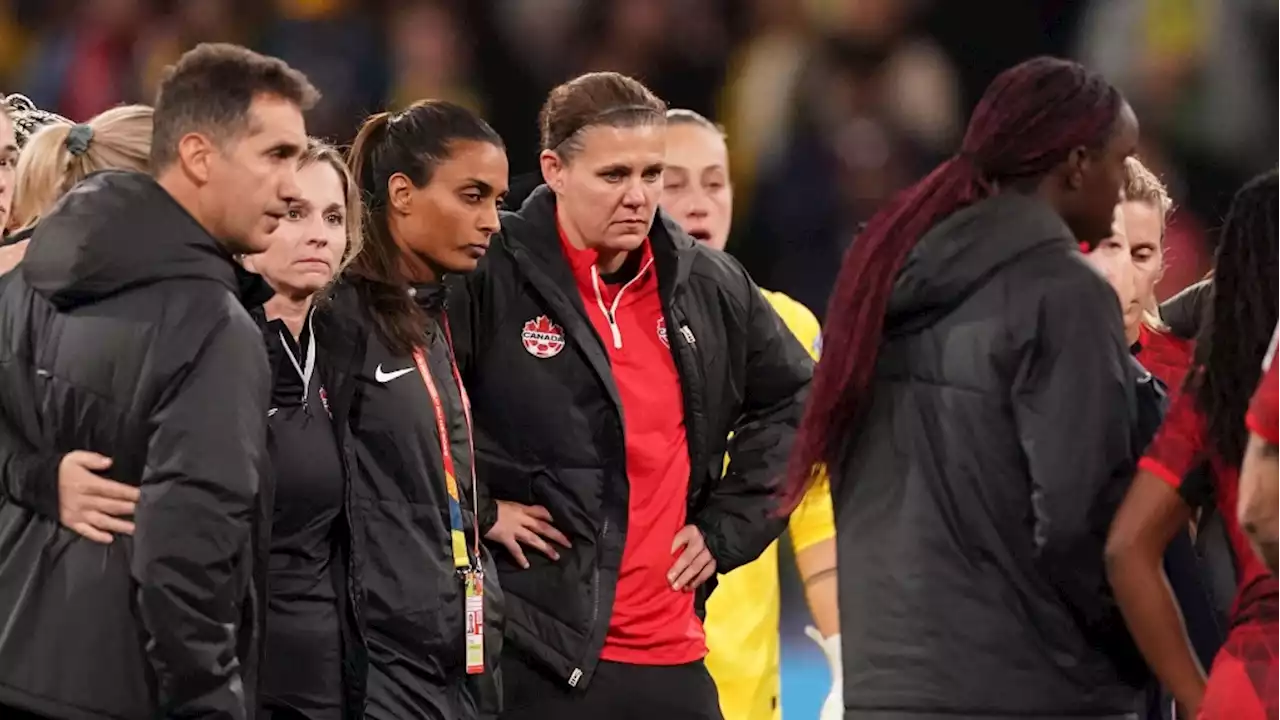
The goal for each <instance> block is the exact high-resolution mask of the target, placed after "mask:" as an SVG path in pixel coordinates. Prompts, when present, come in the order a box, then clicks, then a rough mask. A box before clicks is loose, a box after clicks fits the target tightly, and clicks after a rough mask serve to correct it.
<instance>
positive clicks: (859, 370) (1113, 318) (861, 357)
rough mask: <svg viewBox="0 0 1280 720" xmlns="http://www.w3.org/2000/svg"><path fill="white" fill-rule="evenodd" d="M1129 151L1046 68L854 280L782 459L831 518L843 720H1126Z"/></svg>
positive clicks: (1120, 124) (880, 233) (920, 191)
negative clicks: (1117, 539)
mask: <svg viewBox="0 0 1280 720" xmlns="http://www.w3.org/2000/svg"><path fill="white" fill-rule="evenodd" d="M1137 142H1138V125H1137V120H1136V118H1135V117H1134V115H1133V111H1132V110H1131V109H1130V108H1129V106H1128V104H1127V103H1126V102H1125V101H1124V99H1123V98H1122V97H1121V96H1120V94H1119V93H1118V92H1117V91H1116V90H1115V89H1114V88H1113V87H1111V86H1110V85H1109V84H1107V82H1106V81H1105V80H1103V79H1102V78H1101V77H1099V76H1097V75H1094V74H1091V73H1089V72H1088V71H1086V70H1085V69H1084V68H1083V67H1081V66H1079V65H1077V64H1075V63H1071V62H1067V61H1062V60H1056V59H1051V58H1037V59H1034V60H1030V61H1027V62H1025V63H1023V64H1021V65H1019V66H1017V67H1014V68H1012V69H1010V70H1007V71H1005V72H1004V73H1002V74H1001V75H1000V76H999V77H997V78H996V79H995V81H994V82H993V83H992V84H991V86H990V87H989V88H988V89H987V91H986V94H985V95H984V96H983V98H982V100H981V102H980V103H979V104H978V107H977V109H976V110H975V112H974V115H973V117H972V119H971V120H970V122H969V127H968V131H967V132H966V134H965V138H964V143H963V146H962V148H961V151H960V152H959V153H958V154H957V155H956V156H955V157H953V158H952V159H950V160H948V161H947V162H945V163H943V164H942V165H941V166H939V167H938V168H937V169H936V170H934V171H933V172H932V173H931V174H930V175H929V176H928V177H926V178H925V179H923V180H922V181H920V182H919V183H917V184H916V185H914V186H912V187H911V188H908V189H907V190H906V191H904V192H903V193H902V194H901V195H899V196H898V197H897V198H895V200H894V201H893V202H892V203H891V204H890V205H889V206H888V207H886V208H884V209H882V210H881V211H880V212H879V213H878V214H877V215H876V216H875V217H874V218H872V219H871V221H870V223H869V224H868V225H867V227H866V229H865V230H864V231H863V232H862V233H861V235H860V236H859V237H858V238H857V240H855V242H854V243H853V245H852V247H851V248H850V250H849V252H848V254H847V255H846V257H845V259H844V265H843V267H842V268H841V270H840V276H839V279H838V281H837V285H836V289H835V293H834V294H833V296H832V300H831V304H830V307H829V310H828V312H827V318H828V325H827V328H826V331H825V334H824V345H825V348H824V357H823V360H822V362H821V363H820V364H819V366H818V369H817V372H816V374H815V376H814V387H813V391H812V393H811V395H810V403H809V406H808V408H807V409H806V414H805V419H804V424H803V426H802V428H801V435H800V439H799V441H798V443H797V447H796V452H795V456H794V457H793V465H792V473H791V482H790V489H791V497H793V498H794V497H799V493H800V492H802V491H803V489H804V488H805V487H806V486H807V485H808V483H809V482H810V481H811V479H812V478H813V477H814V472H813V470H814V468H815V466H817V465H819V464H824V463H825V464H826V465H827V466H828V468H829V469H830V475H831V489H832V495H833V499H834V503H835V509H836V526H837V531H838V532H837V545H838V548H839V558H840V586H839V596H840V606H841V607H840V610H841V616H840V623H841V627H842V629H843V633H844V642H843V646H844V697H845V706H846V715H845V717H846V719H847V720H926V719H929V720H932V719H934V718H943V717H945V718H947V720H962V719H963V718H975V719H977V718H985V719H988V720H995V719H997V718H999V719H1001V720H1003V719H1006V718H1026V717H1041V718H1050V717H1052V718H1054V719H1055V720H1067V719H1074V718H1081V719H1083V718H1090V719H1100V718H1117V719H1118V718H1128V717H1131V716H1132V713H1133V712H1134V711H1135V710H1136V709H1137V708H1138V704H1139V699H1138V694H1139V688H1140V687H1141V685H1142V684H1143V682H1144V681H1145V675H1146V673H1145V669H1144V668H1143V667H1142V665H1141V662H1140V661H1139V660H1137V658H1136V653H1135V652H1134V651H1133V646H1132V641H1130V640H1129V638H1128V636H1127V634H1126V633H1125V632H1124V629H1123V623H1122V621H1121V620H1120V618H1119V615H1118V612H1117V611H1116V609H1115V604H1114V601H1112V600H1111V599H1110V598H1109V596H1108V595H1107V593H1106V581H1105V578H1104V570H1103V562H1102V551H1103V544H1104V541H1105V537H1106V530H1107V524H1108V521H1109V520H1110V517H1111V514H1112V511H1113V510H1114V508H1115V507H1116V505H1117V504H1118V502H1119V499H1120V497H1121V496H1122V495H1123V492H1124V490H1125V487H1126V485H1127V483H1128V480H1129V476H1130V475H1131V473H1132V468H1133V461H1134V458H1133V457H1132V454H1133V452H1134V451H1133V448H1132V444H1133V440H1132V439H1131V436H1132V433H1133V431H1134V427H1135V422H1136V417H1135V414H1134V409H1133V393H1134V379H1135V373H1134V370H1133V367H1132V365H1131V364H1130V359H1129V353H1128V348H1127V345H1126V342H1125V336H1124V327H1123V322H1122V318H1121V312H1120V307H1119V303H1118V302H1117V299H1116V294H1115V292H1114V291H1113V290H1112V289H1111V288H1110V286H1108V284H1107V281H1106V280H1104V279H1103V278H1102V276H1101V275H1100V274H1099V273H1097V272H1096V271H1095V270H1094V269H1093V268H1091V267H1090V266H1089V265H1088V263H1087V262H1086V261H1085V259H1084V257H1083V256H1082V255H1081V253H1080V246H1081V245H1084V246H1085V247H1092V246H1093V245H1095V244H1097V243H1098V242H1099V241H1101V240H1103V239H1104V238H1106V237H1108V236H1110V234H1111V224H1112V219H1113V217H1114V212H1115V208H1116V204H1117V202H1118V201H1119V198H1120V190H1121V186H1122V185H1123V183H1124V179H1125V166H1124V163H1125V158H1127V157H1129V156H1130V155H1131V154H1133V152H1134V150H1135V148H1136V146H1137Z"/></svg>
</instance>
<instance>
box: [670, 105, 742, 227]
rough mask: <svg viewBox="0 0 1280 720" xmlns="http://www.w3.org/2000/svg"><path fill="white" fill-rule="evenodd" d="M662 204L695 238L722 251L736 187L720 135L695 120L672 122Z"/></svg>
mask: <svg viewBox="0 0 1280 720" xmlns="http://www.w3.org/2000/svg"><path fill="white" fill-rule="evenodd" d="M662 207H663V208H664V209H665V210H666V211H667V212H668V213H670V214H671V216H672V217H673V218H675V220H676V222H678V223H680V226H681V227H683V228H684V231H685V232H687V233H689V234H690V235H691V236H693V238H694V239H696V240H698V241H700V242H704V243H706V244H708V245H710V246H711V247H713V248H715V249H717V250H723V249H724V246H725V245H726V244H727V243H728V242H729V225H730V223H731V222H732V219H733V188H732V187H730V185H729V150H728V148H727V147H725V143H724V138H723V137H721V136H720V133H718V132H715V131H713V130H710V129H708V128H705V127H703V126H701V125H695V124H693V123H679V124H672V125H668V126H667V168H666V172H664V173H663V189H662Z"/></svg>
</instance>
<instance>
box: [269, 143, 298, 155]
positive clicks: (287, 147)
mask: <svg viewBox="0 0 1280 720" xmlns="http://www.w3.org/2000/svg"><path fill="white" fill-rule="evenodd" d="M267 154H268V155H279V156H280V157H283V158H286V159H287V158H295V157H298V156H299V155H301V154H302V146H301V145H299V144H297V143H291V142H282V143H276V144H275V145H273V146H271V149H270V150H268V151H267Z"/></svg>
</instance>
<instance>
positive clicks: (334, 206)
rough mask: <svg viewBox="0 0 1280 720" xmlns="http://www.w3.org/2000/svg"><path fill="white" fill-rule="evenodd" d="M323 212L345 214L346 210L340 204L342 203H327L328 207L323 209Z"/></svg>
mask: <svg viewBox="0 0 1280 720" xmlns="http://www.w3.org/2000/svg"><path fill="white" fill-rule="evenodd" d="M324 211H325V212H326V213H331V212H346V211H347V208H346V207H345V206H343V204H342V203H329V207H327V208H325V209H324Z"/></svg>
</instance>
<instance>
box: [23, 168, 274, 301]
mask: <svg viewBox="0 0 1280 720" xmlns="http://www.w3.org/2000/svg"><path fill="white" fill-rule="evenodd" d="M19 267H21V268H22V272H23V275H24V276H25V278H26V281H27V283H28V284H30V285H31V287H32V288H34V289H35V290H36V292H38V293H40V294H41V295H43V296H45V297H46V298H47V299H48V300H49V301H50V302H51V303H53V305H54V306H55V307H58V308H59V309H62V310H67V309H70V308H74V307H78V306H81V305H87V304H90V303H94V302H97V301H99V300H103V299H105V298H108V297H111V296H113V295H116V294H118V293H120V292H123V291H125V290H129V289H131V288H135V287H139V286H143V285H149V284H152V283H156V282H159V281H161V280H172V279H175V278H189V279H200V280H213V281H215V282H219V283H221V284H222V285H223V286H225V287H226V288H227V289H228V290H229V291H231V292H233V293H235V294H236V295H237V296H238V297H240V298H241V300H242V301H243V302H245V304H246V305H257V304H260V303H262V302H265V300H266V299H268V298H270V297H271V291H270V289H269V288H268V287H267V286H266V283H265V282H264V281H263V280H262V279H261V278H260V277H258V276H257V275H254V274H252V273H249V272H247V271H244V270H243V269H242V268H241V267H240V265H239V264H238V263H236V262H235V261H234V260H233V259H232V257H231V254H230V253H228V252H227V251H226V250H225V249H224V248H223V247H222V246H221V245H219V244H218V242H217V241H216V240H214V238H213V236H211V235H210V234H209V233H208V231H206V230H205V229H204V227H202V226H201V225H200V224H199V223H198V222H196V220H195V218H193V217H191V215H190V214H189V213H187V211H186V210H184V209H183V208H182V206H180V205H178V203H177V201H175V200H174V199H173V197H172V196H171V195H169V193H168V192H167V191H166V190H165V189H164V188H162V187H160V185H159V184H158V183H157V182H156V181H155V179H153V178H152V177H151V176H149V175H145V174H143V173H137V172H128V171H121V170H108V171H104V172H99V173H94V174H93V175H91V176H89V177H88V178H86V179H85V181H84V182H82V183H80V184H79V185H77V186H75V187H74V188H72V190H71V191H70V192H68V193H67V194H66V196H65V197H63V198H62V200H60V201H59V202H58V204H57V206H55V207H54V209H53V211H52V212H50V213H49V214H48V215H46V216H45V217H44V218H42V219H41V221H40V223H39V224H38V225H37V226H36V228H35V232H34V233H33V235H32V238H31V245H30V246H29V249H28V250H27V254H26V257H25V258H24V259H23V262H22V265H20V266H19Z"/></svg>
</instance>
